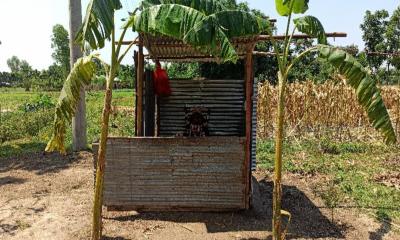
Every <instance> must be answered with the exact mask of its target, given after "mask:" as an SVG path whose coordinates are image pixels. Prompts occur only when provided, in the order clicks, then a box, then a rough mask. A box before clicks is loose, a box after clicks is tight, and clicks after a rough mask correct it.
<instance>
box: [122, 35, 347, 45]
mask: <svg viewBox="0 0 400 240" xmlns="http://www.w3.org/2000/svg"><path fill="white" fill-rule="evenodd" d="M326 36H327V37H329V38H343V37H347V33H344V32H332V33H326ZM271 38H273V39H275V40H284V39H285V35H274V36H272V37H271V36H270V35H260V36H259V37H258V41H267V40H270V39H271ZM311 38H316V37H313V36H310V35H307V34H295V35H293V39H311ZM131 43H132V41H123V42H122V45H129V44H131ZM133 43H134V44H139V43H140V41H139V40H135V41H134V42H133ZM115 44H117V43H115ZM157 46H161V44H160V45H157ZM162 46H163V47H184V46H185V45H184V44H162Z"/></svg>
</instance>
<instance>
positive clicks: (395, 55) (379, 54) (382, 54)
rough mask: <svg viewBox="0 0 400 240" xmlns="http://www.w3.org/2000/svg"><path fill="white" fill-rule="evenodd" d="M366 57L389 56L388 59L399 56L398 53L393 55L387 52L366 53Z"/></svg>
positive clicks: (399, 53)
mask: <svg viewBox="0 0 400 240" xmlns="http://www.w3.org/2000/svg"><path fill="white" fill-rule="evenodd" d="M366 53H367V54H368V55H371V56H385V57H387V56H389V57H399V56H400V52H393V53H389V52H366Z"/></svg>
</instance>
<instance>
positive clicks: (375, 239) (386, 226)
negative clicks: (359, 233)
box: [369, 211, 392, 240]
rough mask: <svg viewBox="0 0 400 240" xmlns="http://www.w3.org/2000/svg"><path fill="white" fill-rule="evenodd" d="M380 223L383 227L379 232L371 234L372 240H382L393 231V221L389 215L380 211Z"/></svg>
mask: <svg viewBox="0 0 400 240" xmlns="http://www.w3.org/2000/svg"><path fill="white" fill-rule="evenodd" d="M378 221H379V222H380V224H381V225H380V227H379V228H378V229H377V230H375V231H374V232H370V233H369V239H370V240H382V239H383V238H384V236H385V235H386V234H388V233H389V232H390V231H391V230H392V219H391V218H390V217H389V216H388V215H387V214H385V213H381V212H379V211H378Z"/></svg>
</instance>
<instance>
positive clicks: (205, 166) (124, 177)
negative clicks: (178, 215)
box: [103, 137, 245, 210]
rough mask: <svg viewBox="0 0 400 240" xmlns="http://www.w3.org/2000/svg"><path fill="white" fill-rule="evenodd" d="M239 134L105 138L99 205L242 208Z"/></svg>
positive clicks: (242, 142)
mask: <svg viewBox="0 0 400 240" xmlns="http://www.w3.org/2000/svg"><path fill="white" fill-rule="evenodd" d="M244 158H245V139H244V138H240V137H205V138H183V137H178V138H125V139H123V138H110V139H109V140H108V144H107V155H106V159H107V161H106V168H105V176H104V177H105V178H104V192H103V194H104V195H103V196H104V205H105V206H110V207H114V208H117V209H118V207H120V209H132V210H152V209H166V210H180V209H186V210H187V209H195V210H225V209H226V210H229V209H243V208H245V195H244V194H245V193H244V192H245V191H244V189H245V184H244V182H245V173H244V172H243V169H244V166H243V163H244Z"/></svg>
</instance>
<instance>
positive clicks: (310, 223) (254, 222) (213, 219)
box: [108, 180, 347, 240]
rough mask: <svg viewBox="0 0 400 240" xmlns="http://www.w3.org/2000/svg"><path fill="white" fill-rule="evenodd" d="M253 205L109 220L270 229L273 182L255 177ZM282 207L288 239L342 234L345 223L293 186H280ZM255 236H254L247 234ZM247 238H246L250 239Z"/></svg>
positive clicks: (214, 228) (218, 228) (216, 228)
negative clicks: (222, 210) (287, 222)
mask: <svg viewBox="0 0 400 240" xmlns="http://www.w3.org/2000/svg"><path fill="white" fill-rule="evenodd" d="M253 188H254V192H255V194H254V198H253V206H254V207H253V209H251V210H248V211H240V212H230V213H194V212H172V213H170V212H168V213H165V212H164V213H160V212H143V213H137V214H135V215H129V216H116V217H111V218H108V219H109V220H111V221H120V222H124V221H140V220H153V221H170V222H176V223H191V222H200V223H204V224H205V226H206V228H207V231H208V232H209V233H218V232H235V231H269V232H271V230H272V227H271V218H272V212H271V211H272V190H273V183H272V182H267V181H265V180H262V181H260V182H257V181H254V183H253ZM283 199H284V200H283V208H284V209H285V210H287V211H289V212H290V213H291V214H292V221H291V223H290V226H289V230H288V236H287V238H288V239H294V238H311V239H316V238H344V237H345V235H344V232H345V231H346V229H347V227H346V226H344V225H338V224H336V223H334V222H331V221H330V220H329V219H328V218H326V217H325V216H324V215H323V214H322V213H321V211H320V210H319V209H318V207H316V206H315V205H314V204H313V202H312V201H311V200H310V199H309V198H308V197H307V196H306V194H304V193H303V192H302V191H300V190H299V189H298V188H297V187H294V186H284V187H283ZM250 239H253V240H256V239H257V238H250ZM250 239H248V240H250Z"/></svg>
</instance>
